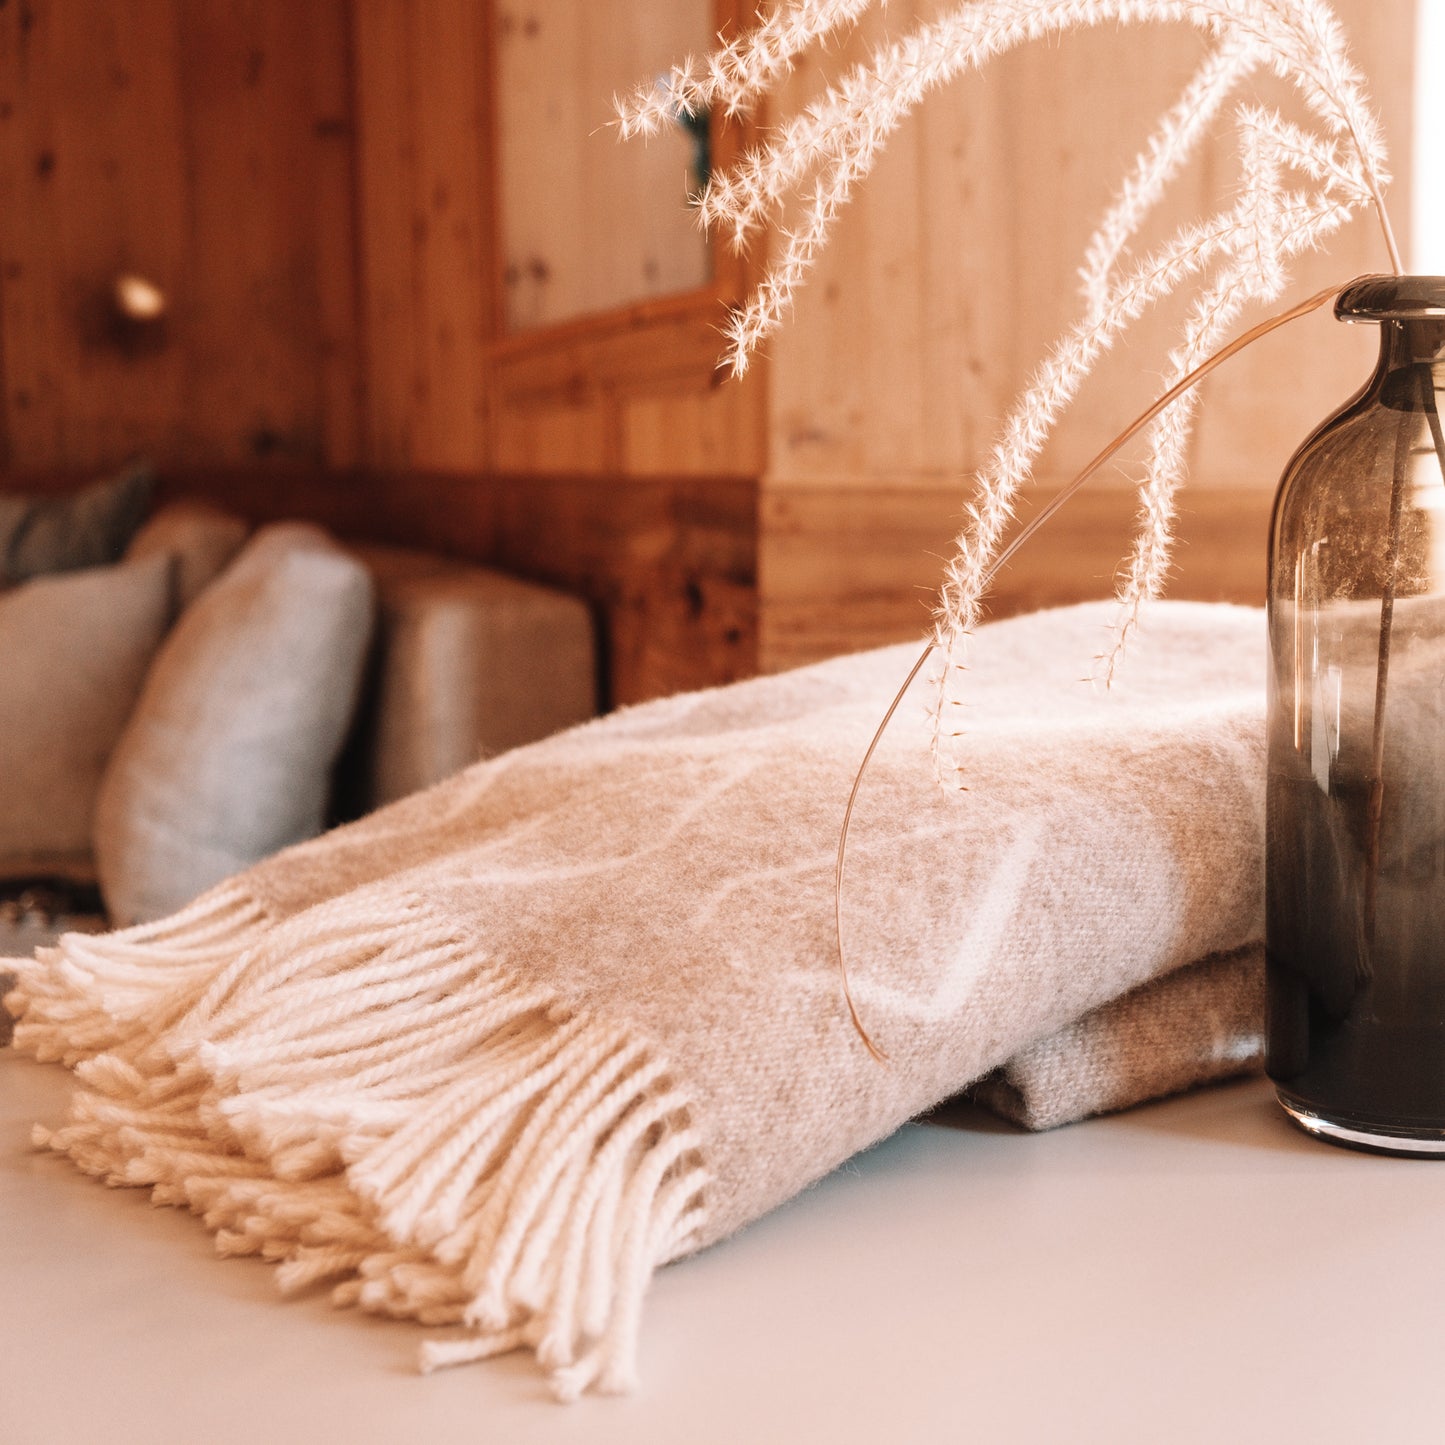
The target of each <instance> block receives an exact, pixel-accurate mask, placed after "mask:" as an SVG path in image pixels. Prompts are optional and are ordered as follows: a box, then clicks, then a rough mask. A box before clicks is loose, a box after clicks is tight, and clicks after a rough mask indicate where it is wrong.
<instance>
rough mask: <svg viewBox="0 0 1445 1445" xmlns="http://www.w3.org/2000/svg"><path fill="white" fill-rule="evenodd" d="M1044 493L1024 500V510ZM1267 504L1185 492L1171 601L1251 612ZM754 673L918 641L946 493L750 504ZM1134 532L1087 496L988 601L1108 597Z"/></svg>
mask: <svg viewBox="0 0 1445 1445" xmlns="http://www.w3.org/2000/svg"><path fill="white" fill-rule="evenodd" d="M1047 495H1048V494H1047V493H1046V492H1045V491H1042V490H1039V489H1033V490H1031V491H1030V493H1029V494H1028V495H1027V496H1026V497H1025V498H1024V499H1023V500H1022V503H1021V506H1020V515H1021V516H1022V517H1025V518H1026V517H1027V516H1028V515H1029V513H1030V512H1031V511H1032V510H1033V509H1034V508H1035V507H1036V506H1037V505H1039V504H1040V502H1041V501H1042V500H1044V499H1046V496H1047ZM1270 501H1271V498H1270V497H1269V496H1268V495H1266V494H1263V493H1244V492H1241V491H1240V490H1239V489H1238V488H1217V487H1216V488H1208V487H1200V488H1193V489H1191V491H1190V492H1189V495H1188V496H1187V497H1186V498H1185V500H1184V503H1183V506H1182V507H1181V512H1180V517H1179V523H1178V529H1177V530H1178V538H1179V541H1178V547H1177V550H1176V554H1175V563H1176V565H1175V569H1174V574H1173V577H1172V580H1171V585H1170V589H1169V595H1170V596H1172V597H1187V598H1194V599H1198V600H1202V601H1210V602H1239V603H1245V604H1248V605H1255V606H1258V605H1262V604H1263V601H1264V576H1265V546H1266V538H1267V535H1268V527H1269V507H1270ZM759 514H760V526H761V539H760V542H759V555H758V665H759V668H760V669H761V670H763V671H766V672H775V671H778V670H780V669H782V668H786V667H797V666H800V665H802V664H803V663H807V662H814V661H817V660H818V659H819V658H823V657H829V656H832V655H833V654H835V653H840V652H848V651H852V650H854V649H856V648H862V647H878V646H882V645H883V644H885V643H889V642H901V641H904V640H906V639H909V638H915V637H922V636H923V634H924V632H925V631H926V630H927V627H928V624H929V618H930V615H931V609H932V606H933V603H934V600H935V596H936V592H937V587H938V583H939V577H940V558H942V557H943V556H945V555H946V554H947V552H948V550H949V547H950V545H951V543H952V539H953V535H954V533H955V531H956V530H957V527H958V520H959V519H958V508H957V503H956V500H955V498H954V497H953V495H952V494H951V492H950V491H948V490H947V489H943V488H939V487H936V486H911V487H910V486H903V487H895V488H892V489H890V490H889V491H887V492H886V493H884V492H870V491H868V490H867V489H865V488H860V487H858V486H855V485H839V486H832V487H830V486H826V485H821V484H820V485H808V486H797V487H791V488H786V489H784V488H778V489H774V490H772V491H769V492H766V493H764V495H763V496H762V498H761V500H760V503H759ZM1133 526H1134V502H1133V497H1132V495H1130V494H1129V493H1127V492H1124V491H1120V490H1119V489H1117V488H1101V489H1099V490H1096V491H1088V490H1085V491H1083V492H1081V493H1080V494H1079V495H1078V496H1077V497H1075V498H1074V499H1073V500H1072V501H1071V502H1070V503H1069V505H1068V509H1067V510H1066V511H1064V512H1061V513H1060V515H1059V517H1058V518H1057V519H1055V521H1054V522H1052V523H1051V524H1050V525H1049V526H1048V527H1045V528H1043V529H1042V530H1041V531H1040V532H1039V534H1038V535H1037V536H1036V537H1035V538H1034V539H1033V540H1032V541H1031V542H1030V543H1029V545H1028V546H1027V548H1025V549H1024V550H1023V551H1021V552H1020V553H1019V555H1018V557H1017V558H1016V559H1015V561H1014V562H1013V563H1012V564H1010V566H1009V567H1008V569H1007V570H1006V571H1005V573H1004V574H1003V576H1002V577H1000V579H999V581H998V583H997V585H996V586H995V587H994V589H993V592H992V594H991V596H990V599H989V604H988V614H989V616H991V617H1005V616H1009V615H1010V614H1012V613H1015V612H1022V611H1028V610H1032V609H1034V608H1038V607H1054V606H1062V605H1064V604H1066V603H1071V602H1081V601H1085V600H1087V599H1089V598H1095V597H1108V596H1109V595H1110V594H1111V593H1112V591H1113V582H1114V569H1115V567H1116V566H1117V565H1118V563H1119V561H1120V560H1121V559H1122V558H1123V557H1124V555H1125V553H1126V551H1127V548H1128V546H1129V541H1130V537H1131V535H1132V531H1133Z"/></svg>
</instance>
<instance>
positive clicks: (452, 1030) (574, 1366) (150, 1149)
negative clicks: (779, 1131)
mask: <svg viewBox="0 0 1445 1445" xmlns="http://www.w3.org/2000/svg"><path fill="white" fill-rule="evenodd" d="M20 966H21V968H22V969H23V970H24V971H23V972H22V975H21V981H20V985H19V987H18V988H17V990H16V992H15V994H12V995H11V999H12V1000H13V1002H14V1005H15V1011H16V1012H17V1013H18V1014H19V1015H20V1023H19V1026H18V1027H17V1029H16V1044H17V1046H18V1047H20V1048H21V1049H24V1050H26V1051H28V1052H30V1053H33V1054H35V1055H36V1057H38V1058H42V1059H61V1060H63V1061H65V1062H67V1063H69V1064H71V1065H73V1066H74V1067H75V1069H76V1072H77V1075H78V1077H79V1078H80V1080H81V1082H82V1084H83V1085H84V1088H83V1089H82V1090H81V1091H80V1092H79V1093H78V1094H77V1097H76V1098H75V1100H74V1102H73V1104H72V1107H71V1112H70V1117H69V1120H68V1122H67V1123H66V1124H65V1126H64V1127H62V1128H60V1129H58V1130H56V1131H54V1132H53V1133H51V1132H49V1131H46V1130H43V1129H38V1130H37V1131H36V1136H35V1141H36V1143H37V1145H38V1146H40V1147H44V1148H49V1149H51V1150H54V1151H55V1152H57V1153H61V1154H65V1155H67V1156H69V1158H70V1159H71V1160H72V1161H73V1162H74V1163H75V1164H76V1165H77V1166H78V1167H79V1168H80V1169H82V1170H83V1171H85V1172H86V1173H88V1174H91V1175H94V1176H96V1177H98V1178H100V1179H102V1180H104V1181H105V1182H106V1183H107V1184H111V1185H127V1186H142V1187H149V1188H150V1190H151V1196H152V1199H153V1200H154V1201H155V1202H156V1203H158V1204H174V1205H185V1206H186V1207H187V1208H189V1209H190V1210H192V1211H193V1212H194V1213H196V1214H197V1215H199V1216H200V1217H201V1218H202V1220H203V1221H204V1222H205V1225H206V1227H207V1228H208V1229H210V1230H211V1231H212V1232H213V1233H214V1234H215V1236H216V1249H217V1252H218V1253H220V1254H221V1255H223V1256H230V1255H258V1256H260V1257H262V1258H265V1259H269V1260H273V1261H275V1262H276V1263H277V1264H278V1266H279V1267H278V1271H277V1280H278V1284H279V1285H280V1288H281V1289H282V1291H283V1292H284V1293H287V1294H292V1293H296V1292H298V1291H301V1290H305V1289H309V1288H312V1287H316V1286H319V1285H323V1284H326V1285H330V1287H331V1293H332V1299H333V1301H334V1302H335V1303H336V1304H337V1305H341V1306H356V1307H359V1308H362V1309H366V1310H370V1311H373V1312H375V1313H378V1314H385V1315H390V1316H395V1317H400V1318H409V1319H415V1320H417V1321H419V1322H420V1323H422V1324H424V1325H430V1326H440V1325H457V1326H463V1327H464V1328H465V1330H466V1333H465V1334H462V1335H459V1336H457V1337H454V1338H449V1339H445V1340H436V1341H429V1342H428V1343H426V1344H424V1345H423V1346H422V1351H421V1368H422V1369H423V1370H424V1371H430V1370H433V1369H437V1368H440V1367H442V1366H445V1365H452V1364H458V1363H462V1362H464V1361H470V1360H476V1359H483V1358H486V1357H488V1356H490V1355H493V1354H499V1353H502V1352H505V1351H509V1350H514V1349H519V1348H526V1349H531V1350H533V1351H535V1353H536V1355H537V1358H538V1361H539V1363H540V1364H541V1365H542V1366H543V1367H544V1368H545V1369H546V1370H547V1371H548V1372H549V1373H550V1375H551V1379H552V1385H553V1389H554V1392H555V1393H556V1395H557V1396H558V1398H559V1399H563V1400H572V1399H575V1398H577V1396H578V1395H580V1394H581V1393H582V1392H583V1391H584V1390H586V1389H588V1388H593V1387H595V1388H597V1389H599V1390H603V1391H608V1392H617V1391H624V1390H627V1389H630V1388H632V1386H633V1385H634V1383H635V1381H636V1372H637V1340H638V1334H639V1321H640V1314H641V1306H642V1299H643V1296H644V1294H645V1292H646V1289H647V1285H648V1282H649V1280H650V1279H651V1276H652V1273H653V1271H654V1270H655V1269H656V1268H657V1267H658V1266H659V1265H660V1264H663V1263H665V1262H666V1261H667V1260H669V1259H673V1258H676V1257H677V1256H678V1255H679V1254H681V1253H683V1252H685V1251H686V1250H687V1249H688V1248H689V1247H691V1246H692V1245H693V1244H694V1243H695V1242H696V1241H697V1239H698V1237H699V1235H700V1233H701V1231H702V1230H703V1228H704V1227H705V1224H706V1219H707V1207H706V1197H705V1196H706V1188H707V1184H708V1175H707V1172H706V1169H705V1167H704V1164H703V1157H702V1148H701V1142H700V1140H699V1138H698V1136H697V1134H696V1132H695V1130H694V1129H693V1128H692V1127H691V1124H690V1108H689V1103H688V1100H687V1098H686V1097H685V1096H684V1095H683V1094H682V1093H681V1092H680V1091H679V1090H678V1089H677V1088H676V1087H675V1086H673V1084H672V1083H671V1081H670V1079H669V1077H668V1070H667V1066H666V1064H665V1063H664V1062H663V1061H662V1060H660V1059H658V1058H656V1057H654V1056H652V1055H651V1054H650V1053H649V1051H648V1050H647V1048H645V1047H644V1046H643V1045H642V1044H641V1043H640V1042H638V1041H637V1040H635V1039H632V1038H630V1037H629V1036H628V1035H627V1034H626V1033H625V1031H623V1030H622V1029H619V1028H615V1027H608V1026H605V1025H603V1024H601V1023H600V1022H598V1021H596V1020H593V1019H590V1018H588V1017H587V1016H585V1015H583V1014H580V1013H575V1012H572V1011H570V1010H568V1009H566V1008H564V1007H562V1006H561V1005H559V1004H558V1003H557V1001H556V1000H555V999H553V998H550V997H548V996H546V995H545V994H544V993H542V992H541V991H540V990H537V989H531V988H527V987H526V986H524V985H522V984H520V983H519V982H517V981H516V980H515V979H513V978H510V977H509V976H508V975H507V973H506V971H505V970H504V969H503V968H502V967H500V966H499V965H497V964H496V963H494V962H493V961H491V960H489V959H486V958H482V957H478V955H477V954H476V953H475V951H473V950H472V949H471V948H470V947H468V946H467V945H466V944H465V943H464V942H463V941H462V940H460V939H458V938H457V937H456V936H455V935H454V934H452V933H451V932H450V931H449V930H448V929H446V928H445V927H443V926H440V925H439V924H438V923H437V921H436V920H435V918H434V917H432V916H431V915H430V914H429V913H428V910H427V907H426V905H425V903H424V901H422V900H420V899H416V898H413V899H409V900H406V901H404V902H403V903H402V904H401V905H400V906H399V907H397V906H393V907H391V908H390V909H389V910H388V911H387V912H386V913H385V914H377V915H376V916H364V915H360V914H358V911H357V907H356V899H355V898H354V897H351V898H344V897H343V898H340V899H336V900H333V901H332V902H330V903H327V904H323V905H320V906H318V907H316V908H313V909H311V910H308V911H307V912H306V913H304V914H301V915H298V916H297V917H295V918H293V919H290V920H287V921H286V922H284V923H279V924H269V923H268V922H267V921H266V919H265V916H264V914H263V912H262V910H261V909H260V907H259V906H258V905H257V904H256V903H255V902H254V901H253V900H251V899H249V898H248V897H247V896H246V895H245V893H244V892H243V891H242V890H241V889H240V888H239V887H237V886H236V885H223V886H222V887H221V888H218V889H216V890H214V891H213V892H212V893H211V894H209V895H207V896H206V897H205V898H203V899H201V900H198V902H197V903H195V904H193V905H192V906H191V907H190V908H189V909H187V910H186V911H185V912H184V913H183V914H178V915H176V916H175V917H174V918H172V919H168V920H166V921H164V922H163V923H160V924H155V925H148V926H145V927H142V928H139V929H131V930H128V931H126V932H125V933H117V934H111V935H101V936H98V937H95V936H85V935H67V936H66V937H65V938H64V939H62V940H61V943H60V944H59V945H58V946H57V947H56V948H54V949H49V950H45V952H44V954H43V955H42V956H40V957H39V958H38V959H37V960H36V962H35V963H34V964H30V963H26V962H22V964H21V965H20Z"/></svg>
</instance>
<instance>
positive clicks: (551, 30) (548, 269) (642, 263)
mask: <svg viewBox="0 0 1445 1445" xmlns="http://www.w3.org/2000/svg"><path fill="white" fill-rule="evenodd" d="M495 12H496V41H497V71H496V73H497V95H498V133H497V162H498V178H499V184H498V197H497V200H498V206H499V219H500V229H501V236H502V265H503V279H504V293H505V306H506V313H505V325H506V328H507V329H508V330H511V331H515V330H520V329H523V328H529V327H530V328H535V327H539V326H547V325H551V324H553V323H555V322H559V321H563V320H567V319H569V318H572V317H576V316H581V315H586V314H590V313H597V312H601V311H606V310H610V309H612V308H614V307H617V306H622V305H626V304H628V303H631V302H634V301H638V300H641V299H643V298H645V297H653V296H668V295H674V294H676V293H678V292H684V291H690V290H694V289H696V288H697V287H699V286H702V285H705V284H706V283H707V281H708V279H709V275H710V265H709V259H710V258H709V247H708V243H707V241H706V239H705V238H704V237H703V236H702V235H701V234H700V233H699V232H698V230H697V227H696V226H695V225H694V222H693V216H692V212H691V210H690V208H689V205H688V197H689V196H690V194H691V193H692V192H693V191H695V190H696V189H697V186H698V184H699V179H698V176H697V173H696V171H695V170H694V169H693V163H694V160H695V146H694V143H693V142H692V140H691V139H690V138H689V136H688V135H687V133H686V132H685V131H684V130H683V129H682V128H681V127H677V128H674V129H672V130H670V131H668V132H666V133H663V134H659V135H657V136H654V137H651V138H650V139H649V140H648V141H647V143H646V144H643V143H641V142H638V143H635V144H630V145H627V146H623V145H620V144H619V143H618V140H617V136H616V133H615V131H614V130H613V128H612V125H611V122H612V120H613V111H612V106H611V101H612V97H613V96H614V95H618V94H626V93H628V92H630V91H631V90H632V88H633V87H634V86H636V85H639V84H642V85H646V84H647V83H648V81H649V78H650V77H652V76H655V75H660V74H665V73H666V71H667V70H668V69H669V67H671V66H672V65H673V64H675V63H676V62H677V61H679V60H680V59H681V58H682V57H684V56H686V55H689V54H698V53H700V52H701V51H703V50H704V49H706V47H707V46H708V45H709V44H710V43H711V41H712V37H713V33H714V19H715V16H714V7H713V4H712V0H670V3H668V4H665V5H635V4H634V5H598V4H596V3H595V0H496V5H495Z"/></svg>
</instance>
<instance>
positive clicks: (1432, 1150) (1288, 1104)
mask: <svg viewBox="0 0 1445 1445" xmlns="http://www.w3.org/2000/svg"><path fill="white" fill-rule="evenodd" d="M1275 1095H1276V1097H1277V1098H1278V1099H1279V1102H1280V1105H1281V1106H1282V1107H1283V1109H1284V1111H1285V1113H1286V1114H1288V1115H1289V1116H1290V1118H1291V1119H1293V1120H1294V1122H1295V1123H1296V1124H1298V1125H1299V1126H1300V1128H1301V1129H1303V1130H1304V1131H1305V1133H1307V1134H1311V1135H1313V1136H1314V1137H1315V1138H1316V1139H1323V1140H1325V1141H1326V1142H1327V1143H1330V1144H1340V1145H1343V1146H1344V1147H1345V1148H1347V1149H1365V1150H1368V1151H1369V1152H1370V1153H1372V1154H1403V1155H1408V1156H1410V1157H1412V1158H1417V1159H1445V1129H1415V1130H1405V1129H1398V1130H1397V1129H1390V1128H1385V1127H1381V1126H1371V1125H1365V1124H1361V1123H1359V1122H1353V1123H1345V1122H1343V1121H1342V1120H1339V1119H1331V1118H1328V1117H1326V1116H1325V1115H1324V1114H1319V1113H1316V1111H1315V1110H1313V1109H1311V1108H1308V1107H1307V1106H1306V1105H1304V1104H1301V1103H1300V1102H1299V1101H1298V1100H1297V1099H1292V1098H1290V1097H1289V1095H1288V1094H1286V1093H1285V1092H1284V1090H1283V1089H1277V1090H1276V1091H1275Z"/></svg>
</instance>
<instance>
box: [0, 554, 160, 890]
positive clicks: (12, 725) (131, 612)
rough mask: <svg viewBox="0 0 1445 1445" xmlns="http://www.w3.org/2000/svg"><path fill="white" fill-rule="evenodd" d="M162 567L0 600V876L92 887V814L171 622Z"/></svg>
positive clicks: (138, 566) (60, 582)
mask: <svg viewBox="0 0 1445 1445" xmlns="http://www.w3.org/2000/svg"><path fill="white" fill-rule="evenodd" d="M171 569H172V563H171V560H170V558H168V557H164V556H158V557H150V558H146V559H143V560H141V561H137V562H126V563H124V564H122V565H120V566H114V567H97V568H88V569H86V570H83V571H79V572H69V573H65V574H64V575H61V576H56V577H39V578H36V579H35V580H33V581H30V582H26V583H24V584H22V585H21V586H18V587H15V588H12V589H10V590H9V591H7V592H5V593H3V594H0V679H3V680H4V684H3V686H0V779H3V780H4V784H3V787H0V877H3V878H39V877H50V878H87V877H91V878H93V877H94V865H93V863H92V861H91V846H90V844H91V815H92V813H93V811H94V808H95V800H96V795H97V793H98V792H99V789H100V783H101V777H102V774H103V772H104V769H105V765H106V761H107V759H108V758H109V756H110V754H111V751H112V749H113V748H114V747H115V745H116V742H117V741H118V739H119V738H120V736H121V732H122V730H123V729H124V728H125V725H126V720H127V719H128V718H129V717H130V714H131V709H132V708H133V707H134V705H135V702H136V699H137V697H138V696H139V695H140V690H141V684H142V682H143V680H144V678H145V674H146V669H147V668H148V667H149V665H150V661H151V658H152V657H153V656H154V654H155V652H156V649H157V648H158V647H159V646H160V642H161V639H162V637H163V636H164V635H165V630H166V628H167V626H168V625H169V623H170V619H171V610H172V609H171Z"/></svg>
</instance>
